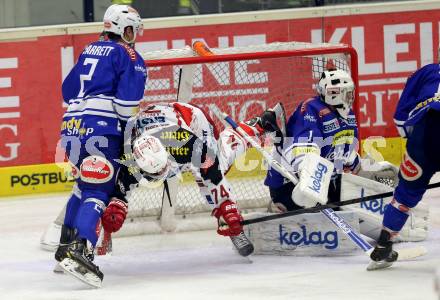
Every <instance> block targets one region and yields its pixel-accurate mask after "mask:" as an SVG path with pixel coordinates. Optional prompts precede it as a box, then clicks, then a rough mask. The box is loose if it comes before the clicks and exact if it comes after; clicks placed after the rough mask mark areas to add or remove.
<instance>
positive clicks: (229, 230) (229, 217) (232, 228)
mask: <svg viewBox="0 0 440 300" xmlns="http://www.w3.org/2000/svg"><path fill="white" fill-rule="evenodd" d="M212 215H213V216H214V217H216V218H217V220H218V229H217V233H218V234H220V235H224V236H236V235H239V234H240V233H241V232H242V231H243V226H242V225H241V224H240V222H241V221H243V217H242V216H241V214H240V212H239V211H238V209H237V204H235V203H234V202H232V201H231V200H225V201H223V202H222V203H221V204H220V205H219V207H217V208H215V209H214V210H213V211H212Z"/></svg>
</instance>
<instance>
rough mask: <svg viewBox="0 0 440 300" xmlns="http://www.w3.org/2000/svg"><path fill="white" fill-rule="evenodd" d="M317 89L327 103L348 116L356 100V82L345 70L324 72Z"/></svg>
mask: <svg viewBox="0 0 440 300" xmlns="http://www.w3.org/2000/svg"><path fill="white" fill-rule="evenodd" d="M317 90H318V93H319V95H321V99H322V100H323V101H324V102H325V103H327V104H328V105H331V106H333V107H334V108H336V110H337V111H338V113H339V114H340V115H341V117H343V118H347V116H348V113H349V112H350V109H351V106H352V104H353V101H354V83H353V79H351V76H350V75H349V74H348V73H347V72H345V71H343V70H330V71H324V72H322V74H321V78H320V79H319V82H318V85H317Z"/></svg>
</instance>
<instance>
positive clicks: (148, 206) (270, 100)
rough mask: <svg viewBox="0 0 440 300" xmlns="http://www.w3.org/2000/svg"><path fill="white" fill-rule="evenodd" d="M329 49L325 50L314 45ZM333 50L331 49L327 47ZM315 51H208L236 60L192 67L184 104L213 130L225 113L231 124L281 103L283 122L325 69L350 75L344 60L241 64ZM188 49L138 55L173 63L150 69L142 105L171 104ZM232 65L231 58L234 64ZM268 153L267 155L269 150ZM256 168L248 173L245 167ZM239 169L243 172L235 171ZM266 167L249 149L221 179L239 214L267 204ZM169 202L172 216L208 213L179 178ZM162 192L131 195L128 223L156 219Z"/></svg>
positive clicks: (343, 56) (283, 47)
mask: <svg viewBox="0 0 440 300" xmlns="http://www.w3.org/2000/svg"><path fill="white" fill-rule="evenodd" d="M318 46H320V47H323V49H325V47H329V45H327V44H322V45H318ZM331 46H332V47H334V45H331ZM313 47H316V45H312V44H306V43H285V44H279V43H277V44H275V45H270V44H269V45H262V46H253V47H245V48H228V49H213V52H214V53H216V54H219V57H220V56H221V55H222V54H237V53H240V55H241V56H242V57H241V58H240V59H238V60H234V61H219V62H211V63H196V64H193V67H192V68H193V69H192V72H191V73H190V74H192V76H193V78H192V95H191V101H190V103H193V104H197V105H198V106H199V107H201V108H202V109H205V110H206V111H208V112H209V114H210V115H211V117H212V119H213V120H214V122H215V123H216V125H217V127H218V129H219V130H222V129H224V124H223V122H222V121H221V120H220V118H219V117H218V115H219V113H220V112H222V111H225V112H227V113H228V114H229V115H230V116H231V117H232V118H233V119H234V120H236V121H245V120H248V119H250V118H252V117H255V116H258V115H260V114H261V113H262V112H263V111H264V110H265V109H267V108H270V107H273V106H274V105H276V103H278V102H281V103H282V104H283V105H284V108H285V110H286V114H287V117H288V116H290V115H291V114H292V112H293V111H294V109H295V108H296V107H297V106H298V104H299V103H300V102H301V101H304V100H306V99H308V98H310V97H313V96H315V95H316V90H315V84H316V83H317V80H318V79H319V76H320V74H321V72H322V71H324V70H325V69H326V68H328V67H337V68H340V69H344V70H347V71H350V68H349V67H350V60H349V59H350V57H348V56H347V53H345V52H344V51H343V49H342V50H341V52H340V53H336V54H331V55H327V56H326V55H322V56H321V55H319V54H318V55H313V56H301V55H297V54H294V53H292V56H283V57H277V56H276V55H274V57H266V58H261V59H246V56H247V54H246V53H255V52H273V53H275V54H276V53H277V51H289V50H292V49H295V50H296V49H311V48H313ZM194 56H195V54H194V53H193V51H192V50H191V49H182V50H167V51H159V52H152V53H144V57H145V59H146V61H147V64H148V63H151V62H153V61H154V60H155V59H160V60H164V59H173V60H174V61H175V63H174V64H172V65H168V64H167V65H158V64H157V63H156V64H154V66H150V67H149V69H148V83H147V87H146V92H145V97H144V101H143V103H142V105H149V104H152V103H158V102H169V101H176V99H177V93H178V86H179V75H180V70H181V68H182V67H183V66H182V65H180V64H179V58H184V57H194ZM235 59H237V58H235ZM269 150H270V149H269ZM252 163H253V164H256V165H257V167H254V168H252V167H251V165H252ZM243 167H244V168H245V170H244V171H243V170H240V169H243ZM266 169H267V168H266V166H265V165H264V163H262V162H261V159H260V157H259V155H258V154H257V153H256V152H255V151H253V149H250V150H249V151H248V153H246V155H245V157H244V158H243V161H241V167H237V166H235V167H233V168H232V169H231V171H230V172H229V173H228V175H227V178H228V179H229V181H230V182H231V184H232V188H233V193H234V195H235V199H236V200H237V203H238V204H239V207H240V208H241V210H244V211H246V210H247V209H251V208H258V207H266V206H267V205H268V203H269V191H268V189H267V187H265V186H264V184H263V181H264V176H265V173H266ZM177 190H178V193H177V199H176V200H175V203H176V205H175V207H174V208H175V213H176V215H181V216H188V215H191V214H195V213H200V212H210V211H211V210H212V208H211V207H210V206H209V205H207V204H206V203H205V202H206V201H205V200H204V198H203V197H202V196H201V195H200V194H199V191H198V188H197V186H196V184H195V183H194V181H193V179H192V178H191V176H190V175H188V174H184V175H183V176H182V180H181V181H180V184H179V186H178V187H177ZM162 199H163V187H158V188H155V189H148V188H145V187H140V188H138V189H136V190H135V191H134V192H133V193H132V195H131V197H130V199H129V207H130V208H129V217H130V218H129V219H134V218H136V217H146V216H159V215H160V214H161V208H162Z"/></svg>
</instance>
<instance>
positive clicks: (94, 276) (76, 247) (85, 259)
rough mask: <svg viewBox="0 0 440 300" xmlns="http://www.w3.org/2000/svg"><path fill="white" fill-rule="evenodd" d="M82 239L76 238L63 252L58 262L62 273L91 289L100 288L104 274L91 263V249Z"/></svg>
mask: <svg viewBox="0 0 440 300" xmlns="http://www.w3.org/2000/svg"><path fill="white" fill-rule="evenodd" d="M88 244H89V243H88V242H87V241H86V240H84V239H80V238H77V239H76V240H74V241H73V242H72V243H70V244H69V246H68V248H67V250H66V251H65V252H64V254H65V258H64V259H63V260H62V261H61V262H60V267H61V268H63V269H64V271H65V272H66V273H68V274H70V275H72V276H74V277H76V278H78V279H79V280H81V281H82V282H84V283H87V284H89V285H91V286H93V287H101V284H102V280H103V279H104V274H102V272H101V271H99V268H98V267H97V266H96V265H95V264H94V263H93V247H91V246H88Z"/></svg>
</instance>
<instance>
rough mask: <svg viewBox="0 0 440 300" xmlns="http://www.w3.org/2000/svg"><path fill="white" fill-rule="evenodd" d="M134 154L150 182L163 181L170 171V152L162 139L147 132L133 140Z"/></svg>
mask: <svg viewBox="0 0 440 300" xmlns="http://www.w3.org/2000/svg"><path fill="white" fill-rule="evenodd" d="M133 155H134V159H135V161H136V163H137V165H138V166H139V167H140V168H141V169H142V171H143V172H142V173H143V176H144V178H145V179H147V180H148V181H149V182H157V181H163V180H164V179H165V178H166V177H167V175H168V173H169V171H170V165H171V163H170V161H169V160H168V152H167V151H166V150H165V147H164V146H163V145H162V143H161V142H160V140H159V139H158V138H156V137H154V136H152V135H148V134H147V133H146V132H144V133H142V134H141V136H140V137H138V138H137V139H135V140H134V142H133Z"/></svg>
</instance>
